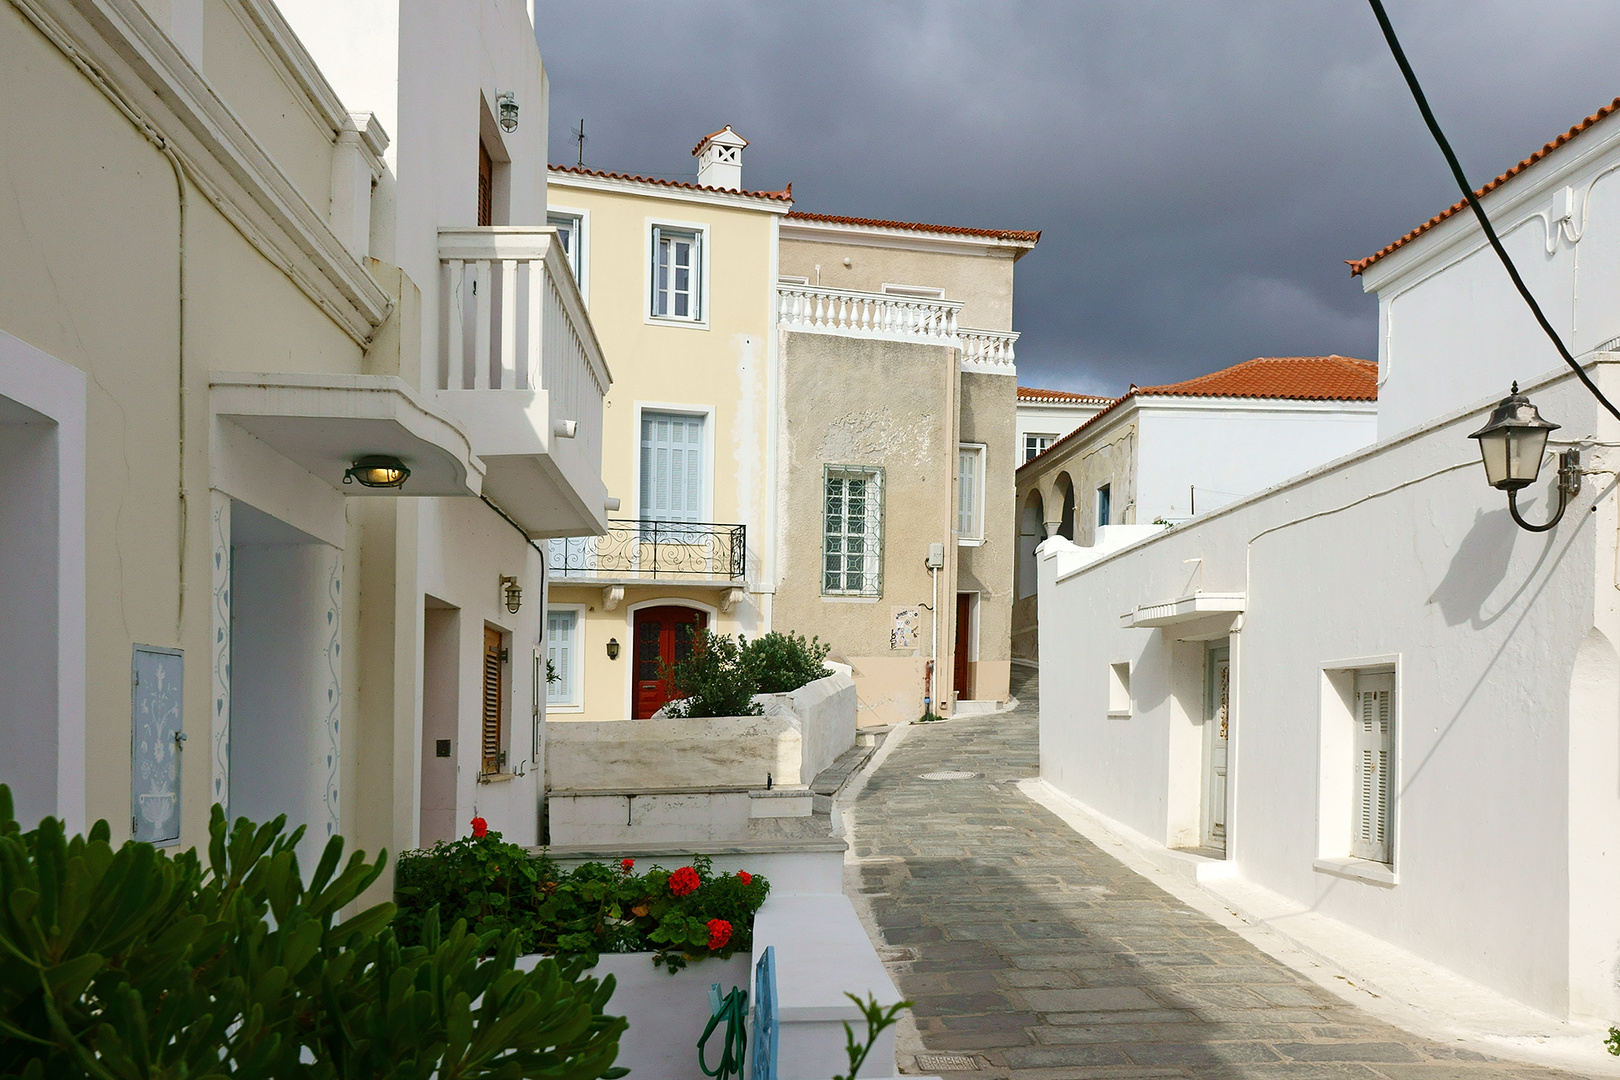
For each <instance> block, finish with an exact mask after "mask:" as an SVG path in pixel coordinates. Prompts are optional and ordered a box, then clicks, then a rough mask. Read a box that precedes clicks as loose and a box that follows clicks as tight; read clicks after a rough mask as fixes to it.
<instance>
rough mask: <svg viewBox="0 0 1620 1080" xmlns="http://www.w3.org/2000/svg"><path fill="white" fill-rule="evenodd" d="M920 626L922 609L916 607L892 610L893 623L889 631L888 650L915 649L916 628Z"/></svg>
mask: <svg viewBox="0 0 1620 1080" xmlns="http://www.w3.org/2000/svg"><path fill="white" fill-rule="evenodd" d="M921 625H922V609H921V608H917V607H897V608H895V609H894V622H893V625H892V627H891V628H890V630H889V648H891V649H915V648H916V647H917V633H918V627H920V626H921Z"/></svg>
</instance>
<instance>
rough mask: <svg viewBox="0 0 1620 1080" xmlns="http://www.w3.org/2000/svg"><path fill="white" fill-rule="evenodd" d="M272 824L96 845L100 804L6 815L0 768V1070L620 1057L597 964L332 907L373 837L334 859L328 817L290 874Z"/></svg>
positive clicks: (49, 1072)
mask: <svg viewBox="0 0 1620 1080" xmlns="http://www.w3.org/2000/svg"><path fill="white" fill-rule="evenodd" d="M285 824H286V823H285V819H284V818H278V819H276V820H275V821H273V822H270V823H269V824H266V825H262V826H254V825H253V824H252V823H250V822H249V821H247V820H246V819H245V818H242V819H238V820H237V822H236V824H235V826H234V827H231V828H230V829H229V830H227V827H226V821H225V816H224V813H223V812H222V811H221V810H220V808H219V807H218V806H215V807H214V811H213V818H212V821H211V822H210V826H209V845H208V851H207V862H206V864H204V862H203V861H202V860H201V859H200V858H199V856H198V853H197V852H196V851H194V850H192V851H183V852H179V853H178V854H176V855H173V856H170V855H169V854H167V853H165V852H163V851H160V850H158V849H156V848H154V847H153V846H152V845H150V844H143V843H136V842H133V841H132V842H128V843H125V844H123V845H121V846H120V847H118V848H116V849H115V848H114V847H113V846H112V844H111V842H110V835H111V830H110V829H109V828H108V826H107V823H106V822H105V821H100V822H97V823H96V824H95V826H93V827H92V828H91V830H90V833H89V835H88V836H75V837H72V838H71V839H70V838H68V837H67V836H66V835H65V833H64V830H63V828H62V824H61V822H59V821H57V820H55V819H54V818H46V819H45V820H44V821H43V822H41V823H40V825H39V827H38V828H37V829H34V830H32V831H29V832H24V831H22V828H21V826H20V825H19V824H18V823H17V822H16V821H15V820H14V818H13V814H12V802H11V793H10V791H9V790H8V789H7V788H5V787H4V786H3V785H0V898H4V903H0V1077H7V1078H10V1077H23V1078H28V1080H43V1078H45V1077H52V1078H55V1077H97V1078H103V1080H106V1078H116V1080H149V1078H169V1077H176V1078H178V1077H194V1078H200V1077H210V1078H212V1077H226V1076H230V1077H236V1078H240V1080H288V1078H296V1080H304V1078H308V1080H336V1078H339V1077H341V1078H345V1080H350V1078H356V1080H358V1078H388V1080H394V1078H398V1080H406V1078H410V1080H426V1078H428V1077H433V1076H440V1077H447V1078H448V1077H462V1078H474V1077H502V1078H506V1077H513V1078H515V1077H546V1078H547V1080H596V1078H598V1077H602V1078H615V1077H619V1076H623V1075H625V1073H626V1070H625V1069H622V1068H614V1067H613V1059H614V1057H615V1056H617V1054H618V1041H619V1036H620V1035H621V1034H622V1033H623V1032H624V1030H625V1021H624V1020H623V1019H621V1018H616V1017H610V1016H607V1015H605V1014H604V1013H603V1007H604V1006H605V1005H606V1004H607V1001H608V999H609V997H610V995H611V994H612V992H613V981H612V979H611V978H610V979H604V980H602V981H601V982H600V983H598V982H597V981H596V980H595V979H591V978H582V977H581V973H582V971H583V967H584V965H583V964H582V963H581V962H579V961H577V960H575V961H573V962H562V963H559V962H557V961H555V960H548V961H543V962H541V963H540V964H538V965H536V967H535V968H534V969H533V970H532V971H528V972H524V971H519V970H516V967H515V961H516V958H517V955H518V952H517V946H518V942H517V938H516V936H515V935H512V934H507V935H505V936H504V937H502V936H500V935H496V934H477V933H474V932H472V931H469V930H468V929H467V926H466V924H465V923H464V922H461V921H457V922H456V923H455V925H454V926H452V927H451V929H450V930H449V932H448V933H444V932H441V929H440V925H439V921H438V919H437V917H436V916H431V915H430V916H429V917H427V918H425V919H424V920H423V921H422V923H421V926H420V933H419V938H420V940H419V942H417V943H412V944H402V943H401V942H400V941H399V940H398V938H397V937H396V935H395V933H394V932H393V931H392V930H391V929H390V928H389V925H388V924H389V920H390V919H391V918H392V917H393V915H394V905H392V904H378V905H375V906H373V907H370V908H367V909H366V910H364V911H362V912H360V913H358V914H356V915H353V916H351V917H350V918H348V919H344V920H340V919H339V917H338V912H339V910H340V909H342V908H343V907H345V906H346V905H349V904H351V903H353V902H354V901H355V900H356V899H357V898H358V897H359V896H360V895H361V894H362V893H363V892H364V891H365V890H366V888H367V887H369V886H370V885H371V884H372V883H373V882H375V881H376V880H377V877H378V876H379V875H380V874H381V872H382V869H383V860H384V858H385V857H386V856H379V858H378V860H377V861H376V862H375V863H368V862H366V861H365V857H364V855H363V853H359V852H357V853H355V854H354V855H353V856H351V857H350V858H349V860H348V862H347V864H346V865H344V866H343V867H342V869H341V870H340V869H339V862H340V861H341V859H342V851H343V841H342V840H341V838H338V837H333V838H332V839H331V840H329V841H328V842H327V845H326V849H325V851H324V853H323V854H322V856H321V859H320V862H319V865H318V866H317V867H316V868H315V872H314V875H313V876H312V877H311V879H310V882H309V884H308V886H306V885H305V884H304V882H303V880H302V878H301V876H300V874H299V871H298V863H297V859H296V857H295V855H294V847H295V846H296V845H297V843H298V841H299V840H300V839H301V837H302V835H303V829H301V828H300V829H297V830H295V831H294V832H292V833H291V834H285V833H284V828H285ZM475 1002H476V1003H477V1004H476V1005H475V1004H474V1003H475Z"/></svg>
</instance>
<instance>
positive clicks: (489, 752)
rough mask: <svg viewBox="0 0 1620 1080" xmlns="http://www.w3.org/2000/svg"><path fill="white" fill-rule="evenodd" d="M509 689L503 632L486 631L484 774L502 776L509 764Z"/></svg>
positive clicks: (483, 733) (483, 728)
mask: <svg viewBox="0 0 1620 1080" xmlns="http://www.w3.org/2000/svg"><path fill="white" fill-rule="evenodd" d="M505 705H506V701H505V689H504V686H503V685H502V680H501V632H500V631H499V630H491V629H488V628H485V630H484V686H483V710H482V712H483V717H482V736H481V742H482V749H483V766H482V769H481V771H483V772H486V773H498V772H500V771H501V766H503V765H504V764H506V752H505V750H504V748H503V747H502V745H501V744H502V742H503V741H504V736H505V731H504V730H503V729H504V726H505V725H504V717H505V714H506V709H505Z"/></svg>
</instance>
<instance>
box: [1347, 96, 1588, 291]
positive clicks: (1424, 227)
mask: <svg viewBox="0 0 1620 1080" xmlns="http://www.w3.org/2000/svg"><path fill="white" fill-rule="evenodd" d="M1617 109H1620V97H1617V98H1615V99H1614V100H1613V101H1611V102H1609V103H1608V104H1607V105H1605V106H1603V108H1601V109H1599V110H1598V111H1597V112H1595V113H1593V114H1592V115H1591V116H1588V117H1587V118H1586V119H1585V120H1582V121H1581V122H1580V123H1578V124H1576V125H1575V126H1574V127H1572V128H1570V129H1569V130H1568V131H1566V132H1564V133H1563V134H1562V135H1560V136H1558V138H1556V139H1554V140H1553V141H1552V142H1550V143H1548V144H1547V145H1546V146H1543V147H1542V148H1541V149H1540V150H1537V151H1536V152H1535V153H1533V154H1531V155H1530V156H1529V157H1527V158H1525V159H1524V160H1523V161H1521V162H1519V163H1518V164H1517V165H1515V166H1513V168H1511V169H1509V170H1508V171H1507V172H1505V173H1503V174H1502V175H1501V176H1498V177H1497V178H1496V179H1495V180H1492V181H1491V182H1490V183H1488V184H1486V185H1485V186H1484V187H1482V188H1478V189H1476V190H1475V191H1474V197H1475V198H1480V199H1483V198H1484V197H1485V196H1486V194H1488V193H1489V192H1492V191H1495V190H1496V189H1497V188H1499V187H1501V186H1502V185H1503V184H1505V183H1507V182H1508V181H1509V180H1511V179H1513V178H1514V177H1515V176H1518V175H1519V174H1520V173H1522V172H1524V170H1526V169H1528V168H1529V167H1530V166H1532V165H1534V164H1535V163H1536V162H1538V161H1540V160H1541V159H1542V158H1544V157H1546V156H1547V155H1548V154H1550V153H1552V152H1553V151H1554V150H1556V149H1558V148H1559V147H1560V146H1563V145H1564V144H1565V143H1567V142H1569V140H1571V139H1573V138H1574V137H1575V136H1577V135H1579V134H1580V133H1581V132H1583V131H1585V130H1586V129H1587V128H1589V127H1591V126H1592V125H1593V124H1596V123H1597V122H1598V121H1600V120H1602V119H1603V118H1605V117H1606V116H1608V115H1609V114H1610V113H1613V112H1614V111H1615V110H1617ZM1467 207H1468V200H1467V199H1464V200H1462V201H1461V202H1455V203H1452V204H1451V206H1449V207H1447V208H1446V209H1445V210H1442V211H1441V212H1440V213H1438V214H1436V215H1434V217H1432V218H1430V219H1429V220H1428V221H1425V222H1424V223H1423V224H1421V225H1419V226H1418V227H1417V228H1415V229H1413V230H1412V231H1411V232H1409V233H1407V234H1406V235H1405V236H1403V237H1401V238H1400V239H1399V240H1397V241H1395V242H1394V243H1393V244H1390V245H1389V246H1388V247H1385V248H1382V249H1380V250H1378V251H1375V252H1373V253H1372V254H1371V255H1369V256H1367V257H1366V258H1365V259H1346V260H1345V262H1346V263H1347V264H1348V265H1349V267H1350V275H1351V276H1352V277H1354V276H1355V275H1357V274H1359V273H1361V272H1362V271H1363V270H1365V269H1367V267H1369V266H1371V265H1372V264H1373V263H1375V262H1377V261H1378V260H1379V259H1382V258H1383V257H1384V256H1385V255H1388V254H1389V253H1390V252H1392V251H1394V250H1395V249H1396V248H1398V247H1402V246H1404V245H1406V244H1408V243H1410V242H1412V241H1413V240H1415V239H1417V238H1418V237H1419V236H1422V235H1423V234H1424V233H1426V232H1428V231H1429V230H1430V229H1432V228H1434V227H1435V226H1436V225H1438V224H1440V223H1441V222H1442V221H1444V220H1446V219H1447V218H1448V217H1450V216H1451V215H1453V214H1455V213H1457V212H1459V211H1461V210H1465V209H1467Z"/></svg>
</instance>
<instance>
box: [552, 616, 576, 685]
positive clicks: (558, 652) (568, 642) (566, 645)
mask: <svg viewBox="0 0 1620 1080" xmlns="http://www.w3.org/2000/svg"><path fill="white" fill-rule="evenodd" d="M578 632H579V612H577V611H548V612H546V678H547V682H546V704H547V705H578V704H579V698H578V697H577V696H576V695H577V693H578V689H577V688H578V685H579V677H578V673H577V672H576V671H575V670H574V665H575V663H576V662H577V660H578V656H579V650H578V648H577V647H576V642H575V640H574V639H575V636H576V635H577V634H578ZM552 676H555V678H554V679H553V678H552Z"/></svg>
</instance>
